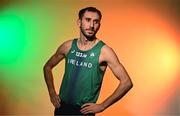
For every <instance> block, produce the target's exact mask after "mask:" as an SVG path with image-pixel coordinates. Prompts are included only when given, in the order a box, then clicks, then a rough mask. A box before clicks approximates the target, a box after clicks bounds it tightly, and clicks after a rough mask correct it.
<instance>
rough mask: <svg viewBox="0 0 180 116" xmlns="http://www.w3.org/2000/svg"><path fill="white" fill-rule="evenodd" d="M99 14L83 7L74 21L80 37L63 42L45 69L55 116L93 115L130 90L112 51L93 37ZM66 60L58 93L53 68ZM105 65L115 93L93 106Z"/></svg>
mask: <svg viewBox="0 0 180 116" xmlns="http://www.w3.org/2000/svg"><path fill="white" fill-rule="evenodd" d="M101 17H102V15H101V12H100V11H99V10H98V9H96V8H94V7H86V8H84V9H81V10H80V12H79V19H78V21H77V23H78V26H79V28H80V37H79V38H75V39H72V40H68V41H66V42H64V43H63V44H62V45H60V47H59V48H58V49H57V51H56V53H55V54H54V55H53V56H52V57H51V58H50V59H49V60H48V62H47V63H46V64H45V66H44V77H45V81H46V84H47V87H48V91H49V95H50V99H51V102H52V104H53V105H54V107H55V112H54V115H66V114H68V115H71V114H72V115H76V114H77V115H84V114H88V115H95V113H99V112H102V111H104V110H105V109H106V108H108V107H109V106H110V105H112V104H113V103H115V102H116V101H118V100H119V99H121V98H122V97H123V96H124V95H125V94H126V93H127V92H128V91H129V90H130V89H131V88H132V82H131V79H130V77H129V75H128V73H127V72H126V70H125V68H124V67H123V65H122V64H121V63H120V61H119V60H118V57H117V56H116V54H115V52H114V51H113V50H112V48H110V47H109V46H108V45H106V44H105V43H104V42H102V41H101V40H99V39H97V38H96V33H97V31H98V30H99V28H100V21H101ZM62 59H65V73H64V76H63V81H62V84H61V87H60V91H59V94H57V92H56V91H55V89H54V83H53V74H52V68H53V67H55V66H56V65H57V64H58V63H59V62H60V61H62ZM107 66H108V67H109V68H110V69H111V70H112V72H113V74H114V75H115V77H117V79H118V80H119V86H118V87H117V89H116V90H115V91H114V93H113V94H112V95H111V96H109V97H108V98H107V99H105V100H104V101H103V102H102V103H100V104H96V101H97V99H98V96H99V92H100V88H101V84H102V80H103V76H104V73H105V71H106V68H107Z"/></svg>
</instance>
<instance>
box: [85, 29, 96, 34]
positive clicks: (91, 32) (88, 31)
mask: <svg viewBox="0 0 180 116" xmlns="http://www.w3.org/2000/svg"><path fill="white" fill-rule="evenodd" d="M86 32H87V33H89V34H93V33H94V30H89V29H87V30H86Z"/></svg>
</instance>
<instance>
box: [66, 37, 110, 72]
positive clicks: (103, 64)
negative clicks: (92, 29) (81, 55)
mask: <svg viewBox="0 0 180 116" xmlns="http://www.w3.org/2000/svg"><path fill="white" fill-rule="evenodd" d="M99 41H100V40H98V39H96V42H95V44H93V45H91V46H85V47H84V46H80V45H79V44H77V47H78V48H79V49H80V50H82V51H86V50H89V49H91V48H93V47H94V46H95V45H96V44H97V43H98V42H99ZM65 44H66V49H65V50H64V52H65V55H67V53H68V52H69V50H70V48H71V45H72V40H69V41H67V42H66V43H65ZM105 46H106V45H104V46H103V47H102V49H101V53H100V56H99V65H100V69H101V70H102V71H105V70H106V68H107V63H106V62H105V61H104V55H105V52H104V51H105Z"/></svg>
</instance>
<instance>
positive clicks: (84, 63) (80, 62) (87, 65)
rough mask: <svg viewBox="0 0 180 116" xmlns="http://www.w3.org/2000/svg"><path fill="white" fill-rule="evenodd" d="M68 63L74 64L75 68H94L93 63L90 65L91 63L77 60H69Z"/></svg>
mask: <svg viewBox="0 0 180 116" xmlns="http://www.w3.org/2000/svg"><path fill="white" fill-rule="evenodd" d="M67 62H68V64H73V65H75V66H80V67H87V68H92V63H90V62H83V61H78V60H75V59H68V61H67Z"/></svg>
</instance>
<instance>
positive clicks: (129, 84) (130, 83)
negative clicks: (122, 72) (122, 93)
mask: <svg viewBox="0 0 180 116" xmlns="http://www.w3.org/2000/svg"><path fill="white" fill-rule="evenodd" d="M127 87H128V88H129V89H131V88H132V87H133V83H132V81H131V80H129V81H128V82H127Z"/></svg>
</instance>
